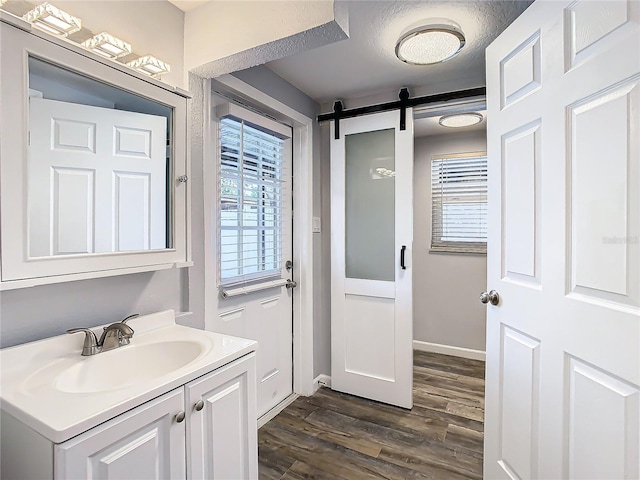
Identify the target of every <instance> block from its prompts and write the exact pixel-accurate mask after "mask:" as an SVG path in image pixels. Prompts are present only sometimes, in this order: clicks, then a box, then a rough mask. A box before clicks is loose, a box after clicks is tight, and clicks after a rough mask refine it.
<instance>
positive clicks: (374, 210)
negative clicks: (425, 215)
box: [331, 110, 413, 408]
mask: <svg viewBox="0 0 640 480" xmlns="http://www.w3.org/2000/svg"><path fill="white" fill-rule="evenodd" d="M399 119H400V113H399V112H398V111H392V112H385V113H378V114H374V115H367V116H363V117H357V118H351V119H346V120H341V121H340V124H339V131H340V138H338V139H335V124H334V123H333V122H332V127H331V139H332V140H331V258H332V260H331V297H332V299H331V349H332V350H331V377H332V378H331V381H332V388H333V389H334V390H338V391H341V392H346V393H350V394H353V395H358V396H361V397H365V398H370V399H373V400H378V401H380V402H385V403H389V404H392V405H398V406H401V407H404V408H411V406H412V384H413V370H412V368H413V366H412V364H413V350H412V342H413V319H412V302H411V275H412V269H411V261H410V258H411V242H412V237H413V226H412V217H413V208H412V202H413V123H412V113H411V111H410V110H409V111H407V128H406V130H400V129H399Z"/></svg>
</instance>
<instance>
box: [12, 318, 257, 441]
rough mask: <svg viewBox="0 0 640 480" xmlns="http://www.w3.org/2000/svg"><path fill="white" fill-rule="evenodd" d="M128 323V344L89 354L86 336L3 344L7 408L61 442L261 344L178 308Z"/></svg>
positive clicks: (67, 336)
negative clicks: (182, 320) (179, 315)
mask: <svg viewBox="0 0 640 480" xmlns="http://www.w3.org/2000/svg"><path fill="white" fill-rule="evenodd" d="M129 325H131V326H132V328H133V330H134V331H135V334H134V336H133V338H132V339H131V343H130V344H129V345H126V346H123V347H120V348H116V349H114V350H110V351H107V352H102V353H98V354H96V355H91V356H88V357H83V356H82V355H81V354H80V353H81V351H82V342H83V338H82V336H81V335H60V336H58V337H52V338H48V339H45V340H40V341H37V342H32V343H27V344H24V345H18V346H15V347H11V348H6V349H3V350H0V370H1V374H2V375H1V376H0V380H1V382H0V400H1V406H2V410H3V411H6V412H7V413H9V414H10V415H12V416H14V417H15V418H17V419H18V420H20V421H22V422H23V423H25V424H27V425H29V426H30V427H31V428H32V429H33V430H35V431H36V432H38V433H40V434H41V435H43V436H44V437H45V438H48V439H49V440H51V441H53V442H54V443H60V442H63V441H65V440H67V439H69V438H71V437H73V436H75V435H78V434H79V433H82V432H84V431H86V430H88V429H89V428H92V427H94V426H96V425H98V424H100V423H102V422H104V421H106V420H108V419H110V418H113V417H115V416H116V415H118V414H120V413H123V412H126V411H127V410H129V409H131V408H133V407H135V406H136V405H140V404H141V403H143V402H145V401H147V400H151V399H153V398H155V397H157V396H159V395H161V394H163V393H166V392H168V391H170V390H172V389H174V388H177V387H180V386H181V385H184V384H186V383H188V382H189V381H191V380H193V379H195V378H198V377H200V376H201V375H204V374H206V373H208V372H211V371H213V370H214V369H216V368H218V367H221V366H222V365H225V364H227V363H229V362H231V361H233V360H235V359H237V358H240V357H242V356H243V355H246V354H248V353H250V352H252V351H254V350H255V349H256V342H255V341H253V340H247V339H243V338H236V337H230V336H227V335H220V334H217V333H213V332H207V331H203V330H198V329H194V328H189V327H184V326H181V325H176V323H175V314H174V312H173V311H172V310H167V311H165V312H159V313H156V314H151V315H144V316H140V317H138V318H134V319H132V320H131V321H130V322H129ZM101 331H102V329H101V328H100V327H96V328H95V329H94V332H97V333H100V332H101Z"/></svg>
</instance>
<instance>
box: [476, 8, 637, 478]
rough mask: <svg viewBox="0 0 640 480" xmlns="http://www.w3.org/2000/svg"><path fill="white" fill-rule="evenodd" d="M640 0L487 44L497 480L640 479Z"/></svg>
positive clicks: (492, 450) (491, 446)
mask: <svg viewBox="0 0 640 480" xmlns="http://www.w3.org/2000/svg"><path fill="white" fill-rule="evenodd" d="M639 11H640V2H638V1H635V0H628V1H584V0H583V1H557V2H555V1H554V2H547V1H540V0H539V1H537V2H535V3H533V4H532V5H531V6H530V7H529V8H528V9H527V10H526V11H525V12H524V13H523V14H522V15H521V16H520V17H519V18H518V19H517V20H516V21H515V22H514V23H513V24H512V25H511V26H510V27H509V28H508V29H507V30H505V32H503V34H502V35H501V36H500V37H499V38H498V39H497V40H496V41H495V42H494V43H493V44H492V45H491V46H490V47H489V48H488V50H487V104H488V118H489V123H488V161H489V220H488V223H489V240H488V287H489V288H490V289H495V290H497V291H498V293H499V295H500V301H499V303H498V304H497V305H491V304H490V305H489V306H488V315H487V321H488V324H487V364H486V368H487V376H486V417H485V460H484V476H485V478H490V479H507V478H510V479H534V478H545V479H547V478H548V479H552V478H553V479H560V478H566V479H631V478H638V477H639V476H640V461H639V457H640V440H639V439H640V108H639V107H640V28H639V21H640V13H639Z"/></svg>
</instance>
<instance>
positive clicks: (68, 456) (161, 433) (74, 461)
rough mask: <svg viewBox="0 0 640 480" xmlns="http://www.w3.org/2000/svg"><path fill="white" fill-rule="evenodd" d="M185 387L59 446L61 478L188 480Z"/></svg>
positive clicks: (57, 466)
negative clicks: (181, 417)
mask: <svg viewBox="0 0 640 480" xmlns="http://www.w3.org/2000/svg"><path fill="white" fill-rule="evenodd" d="M183 409H184V393H183V389H182V387H180V388H178V389H176V390H174V391H172V392H169V393H167V394H165V395H162V396H161V397H158V398H156V399H155V400H152V401H150V402H147V403H145V404H144V405H141V406H140V407H137V408H134V409H133V410H131V411H130V412H128V413H124V414H122V415H120V416H118V417H116V418H114V419H113V420H109V421H108V422H106V423H104V424H102V425H100V426H98V427H95V428H93V429H91V430H89V431H88V432H85V433H83V434H81V435H78V436H77V437H75V438H73V439H71V440H68V441H66V442H64V443H61V444H59V445H55V446H54V468H55V478H64V479H76V478H77V479H80V478H82V479H87V480H131V479H136V480H162V479H167V478H185V477H186V461H185V424H186V422H184V421H182V422H177V421H176V415H177V414H178V413H180V412H183Z"/></svg>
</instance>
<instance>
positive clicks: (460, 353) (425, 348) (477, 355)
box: [413, 340, 487, 361]
mask: <svg viewBox="0 0 640 480" xmlns="http://www.w3.org/2000/svg"><path fill="white" fill-rule="evenodd" d="M413 349H414V350H419V351H421V352H431V353H442V354H444V355H453V356H454V357H462V358H470V359H472V360H483V361H484V360H486V357H487V355H486V353H485V352H484V351H482V350H473V349H471V348H462V347H454V346H453V345H441V344H439V343H431V342H422V341H420V340H414V341H413Z"/></svg>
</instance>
